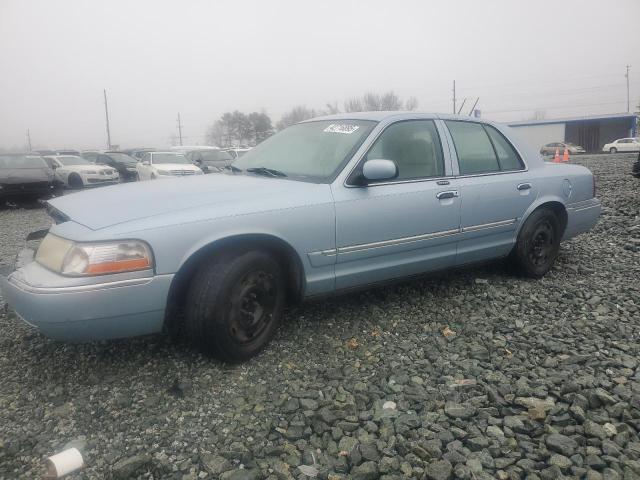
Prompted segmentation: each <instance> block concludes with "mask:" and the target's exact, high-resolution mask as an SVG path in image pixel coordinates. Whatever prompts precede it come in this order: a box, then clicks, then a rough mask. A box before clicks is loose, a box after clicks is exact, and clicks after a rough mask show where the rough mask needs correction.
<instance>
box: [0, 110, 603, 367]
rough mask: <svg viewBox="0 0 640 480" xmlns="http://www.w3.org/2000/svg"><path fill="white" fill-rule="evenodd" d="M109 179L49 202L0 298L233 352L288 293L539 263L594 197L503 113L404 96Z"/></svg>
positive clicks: (256, 336)
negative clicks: (162, 177)
mask: <svg viewBox="0 0 640 480" xmlns="http://www.w3.org/2000/svg"><path fill="white" fill-rule="evenodd" d="M147 155H148V156H145V158H146V159H147V161H148V163H149V164H150V165H158V164H159V165H163V163H164V165H166V164H167V163H166V162H167V161H175V160H174V159H171V158H168V157H167V155H168V154H166V153H152V154H147ZM156 155H158V156H159V158H158V160H159V159H162V162H156ZM173 155H175V154H173ZM184 160H185V161H186V159H184ZM181 166H182V165H181ZM113 193H115V192H109V191H106V190H95V191H91V192H83V193H79V194H77V195H70V196H63V197H59V198H56V199H54V200H51V201H49V204H50V207H51V210H50V211H51V212H52V214H53V217H54V218H56V219H58V220H57V224H56V225H53V226H52V227H51V228H50V229H49V231H48V234H47V236H46V237H45V238H44V240H43V241H42V243H41V244H40V246H39V248H38V250H37V253H35V257H34V256H33V255H34V254H33V252H32V253H31V258H33V260H32V261H30V262H28V263H27V264H26V265H25V266H24V267H22V268H20V269H19V270H18V271H16V272H15V273H12V274H10V275H9V276H8V278H6V279H4V280H3V281H2V294H3V297H4V298H5V300H6V301H7V302H8V303H9V304H10V305H11V306H12V307H13V308H14V309H15V311H16V312H17V313H18V315H19V316H20V317H22V318H24V319H25V320H26V321H27V322H29V323H30V324H31V325H35V326H37V327H38V328H39V329H40V330H41V331H42V332H44V333H45V334H47V335H49V336H52V337H54V338H58V339H63V340H73V341H80V340H92V339H105V338H116V337H128V336H133V335H143V334H150V333H154V332H160V331H161V330H162V329H163V328H164V327H165V326H166V324H165V322H171V321H184V326H185V330H186V332H187V334H188V336H189V337H190V338H191V340H192V341H193V343H194V344H195V345H196V346H197V347H198V348H200V349H201V350H202V351H204V352H206V353H208V354H212V355H215V356H217V357H220V358H223V359H226V360H232V361H239V360H245V359H247V358H249V357H251V356H253V355H255V354H256V353H257V352H258V351H260V350H261V349H262V348H263V347H264V346H265V345H266V344H267V342H268V341H269V340H270V339H271V337H272V336H273V335H274V332H275V331H276V328H277V326H278V324H279V322H280V320H281V318H282V315H283V308H284V306H285V303H286V301H287V300H295V299H304V298H313V297H318V296H323V295H329V294H334V293H337V292H340V291H349V290H351V289H353V288H362V287H366V286H369V285H372V284H376V283H379V282H387V281H390V280H397V279H402V278H406V277H409V276H412V275H416V274H424V273H427V272H432V271H436V270H443V269H448V268H455V267H460V266H464V265H469V264H473V263H477V262H485V261H488V260H495V259H500V258H505V257H508V258H510V260H511V262H513V264H514V265H515V266H517V268H518V269H519V270H520V271H521V272H522V273H523V274H525V275H527V276H530V277H534V278H540V277H542V276H543V275H544V274H545V273H547V272H548V271H549V270H550V269H551V268H552V266H553V264H554V262H555V260H556V257H557V256H558V251H559V248H560V242H561V241H562V240H567V239H570V238H572V237H574V236H576V235H578V234H580V233H583V232H586V231H588V230H589V229H591V228H592V227H593V226H594V225H595V224H596V222H597V220H598V216H599V214H600V208H601V207H600V202H599V200H598V199H597V198H596V197H595V183H594V177H593V175H592V173H591V172H590V171H589V170H588V169H587V168H585V167H583V166H580V165H575V164H569V163H563V164H550V163H546V162H544V161H543V159H542V158H541V157H540V155H539V154H538V152H537V151H535V150H533V149H531V148H530V147H529V146H528V145H527V144H526V143H523V142H520V141H519V140H518V137H517V136H512V135H511V130H510V129H509V127H507V126H504V125H500V124H494V123H490V122H485V121H481V120H480V119H475V118H469V117H460V116H454V115H430V114H420V113H417V112H403V113H390V112H367V113H345V114H341V115H332V116H328V117H321V118H316V119H312V120H308V121H305V122H302V123H299V124H296V125H293V126H291V127H289V128H287V129H284V130H282V131H281V132H279V133H277V134H275V135H274V136H272V137H270V138H268V139H267V140H265V141H264V142H262V143H260V144H259V145H258V146H257V147H256V148H254V149H253V150H252V151H251V152H249V153H247V154H246V155H245V156H244V157H242V158H240V159H238V160H236V161H235V162H234V164H233V165H232V168H231V169H230V170H229V172H228V173H223V174H219V175H203V176H200V177H197V178H189V179H186V178H179V179H174V181H171V182H155V184H153V183H152V184H150V185H145V186H144V187H142V186H140V185H120V188H119V189H118V192H117V193H118V194H117V195H114V194H113ZM467 199H468V200H469V201H467ZM570 257H571V254H570V253H569V257H567V258H570ZM21 258H23V259H27V258H29V257H28V251H27V252H25V253H23V254H22V255H21ZM567 258H565V261H567ZM114 287H117V288H114ZM53 291H55V294H53V295H50V294H45V293H50V292H53ZM175 311H179V312H181V313H184V315H182V314H181V315H175V316H172V315H171V312H175Z"/></svg>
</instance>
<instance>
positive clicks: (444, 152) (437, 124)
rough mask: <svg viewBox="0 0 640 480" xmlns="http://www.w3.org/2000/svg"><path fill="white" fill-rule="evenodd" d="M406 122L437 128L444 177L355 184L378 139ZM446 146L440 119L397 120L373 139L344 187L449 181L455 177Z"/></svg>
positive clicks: (351, 171)
mask: <svg viewBox="0 0 640 480" xmlns="http://www.w3.org/2000/svg"><path fill="white" fill-rule="evenodd" d="M405 122H432V123H433V126H434V127H435V130H436V135H437V140H438V141H439V142H440V151H441V152H442V168H443V170H444V173H443V175H441V176H434V177H417V178H407V179H404V180H389V181H385V182H376V183H370V184H366V185H358V184H356V183H355V182H354V179H355V174H356V172H357V171H358V170H361V169H362V166H363V165H364V163H365V162H366V158H367V155H368V154H369V152H370V151H371V150H372V149H373V147H374V146H375V145H376V143H377V142H378V139H379V138H380V137H381V136H382V135H384V133H385V132H386V131H387V129H388V128H390V127H392V126H395V125H398V124H400V123H405ZM445 146H447V147H448V145H446V144H445V142H444V138H443V131H442V125H441V124H440V122H439V119H437V118H420V117H417V118H403V119H402V120H397V121H394V122H391V123H389V124H388V125H385V126H384V128H382V129H381V130H380V131H379V132H378V133H377V134H376V135H375V137H374V138H372V139H371V142H370V144H369V146H368V147H367V149H366V150H365V151H364V152H363V153H362V155H361V156H360V158H359V159H358V161H357V162H356V163H355V165H354V166H353V168H351V170H350V171H349V174H348V175H347V176H346V178H345V180H344V186H345V187H346V188H371V187H380V186H384V185H398V184H402V183H417V182H431V181H437V180H442V179H447V178H451V177H452V176H453V175H452V174H453V172H448V170H450V166H449V165H448V162H449V159H450V156H451V152H450V151H449V152H447V150H446V149H445ZM447 153H449V158H448V156H447Z"/></svg>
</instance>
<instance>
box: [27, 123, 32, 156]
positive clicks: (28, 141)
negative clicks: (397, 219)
mask: <svg viewBox="0 0 640 480" xmlns="http://www.w3.org/2000/svg"><path fill="white" fill-rule="evenodd" d="M27 145H28V146H29V151H31V150H32V148H31V133H29V129H28V128H27Z"/></svg>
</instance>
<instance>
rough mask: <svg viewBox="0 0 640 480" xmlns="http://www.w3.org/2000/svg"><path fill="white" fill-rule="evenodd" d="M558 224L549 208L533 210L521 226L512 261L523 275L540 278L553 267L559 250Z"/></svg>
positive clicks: (559, 234)
mask: <svg viewBox="0 0 640 480" xmlns="http://www.w3.org/2000/svg"><path fill="white" fill-rule="evenodd" d="M561 237H562V232H561V231H560V222H559V221H558V217H557V216H556V214H555V213H554V212H553V210H551V209H549V208H539V209H538V210H535V211H534V212H533V213H532V214H531V215H529V218H527V220H526V222H525V223H524V225H523V226H522V229H521V230H520V233H519V234H518V239H517V241H516V245H515V247H514V249H513V252H512V255H511V257H512V260H513V261H514V263H515V264H516V266H517V267H518V269H519V270H520V272H522V273H523V274H524V275H526V276H529V277H533V278H540V277H542V276H544V275H545V274H546V273H547V272H548V271H549V270H550V269H551V267H552V266H553V263H554V262H555V260H556V258H557V256H558V252H559V250H560V239H561Z"/></svg>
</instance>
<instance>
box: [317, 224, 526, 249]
mask: <svg viewBox="0 0 640 480" xmlns="http://www.w3.org/2000/svg"><path fill="white" fill-rule="evenodd" d="M517 221H518V219H517V218H510V219H509V220H501V221H499V222H491V223H483V224H481V225H472V226H470V227H464V228H456V229H452V230H443V231H440V232H433V233H425V234H422V235H413V236H411V237H402V238H394V239H392V240H382V241H380V242H371V243H360V244H357V245H348V246H346V247H338V248H337V249H329V250H320V251H317V252H310V253H309V254H308V255H312V256H330V257H332V256H334V255H336V253H337V254H338V255H339V254H345V253H355V252H361V251H364V250H372V249H375V248H383V247H391V246H395V245H404V244H407V243H414V242H420V241H422V240H433V239H435V238H442V237H449V236H451V235H456V234H458V233H463V232H477V231H479V230H485V229H489V228H497V227H505V226H507V225H513V224H515V223H516V222H517Z"/></svg>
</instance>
